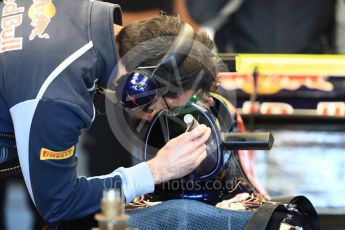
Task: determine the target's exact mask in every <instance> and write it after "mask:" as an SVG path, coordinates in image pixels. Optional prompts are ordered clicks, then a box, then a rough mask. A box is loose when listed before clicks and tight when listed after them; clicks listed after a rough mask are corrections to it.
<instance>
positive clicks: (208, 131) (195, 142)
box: [193, 128, 211, 148]
mask: <svg viewBox="0 0 345 230" xmlns="http://www.w3.org/2000/svg"><path fill="white" fill-rule="evenodd" d="M210 135H211V129H210V128H207V129H206V131H205V132H204V133H203V135H202V136H200V137H199V138H197V139H194V140H193V145H194V148H198V147H199V146H200V145H204V144H205V143H206V141H207V140H208V138H209V137H210Z"/></svg>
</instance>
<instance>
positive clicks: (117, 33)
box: [114, 24, 123, 38]
mask: <svg viewBox="0 0 345 230" xmlns="http://www.w3.org/2000/svg"><path fill="white" fill-rule="evenodd" d="M122 28H123V26H120V25H117V24H114V35H115V38H117V36H118V35H119V33H120V31H121V30H122Z"/></svg>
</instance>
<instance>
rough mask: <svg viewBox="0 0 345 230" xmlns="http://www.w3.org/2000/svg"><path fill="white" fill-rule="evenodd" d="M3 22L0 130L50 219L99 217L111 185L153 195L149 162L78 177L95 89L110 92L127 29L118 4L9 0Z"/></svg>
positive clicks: (1, 10)
mask: <svg viewBox="0 0 345 230" xmlns="http://www.w3.org/2000/svg"><path fill="white" fill-rule="evenodd" d="M0 20H1V28H0V29H1V32H0V132H1V133H15V136H16V139H15V141H14V140H13V141H11V140H9V139H5V138H0V147H1V149H2V151H4V150H6V149H16V150H17V151H15V152H14V153H12V155H13V154H17V155H18V157H19V161H20V165H21V168H22V173H23V176H24V179H25V183H26V186H27V189H28V192H29V193H30V196H31V198H32V200H33V202H34V204H35V206H36V207H37V209H38V210H39V212H40V213H41V215H42V216H43V217H44V218H45V220H46V221H48V222H49V223H58V222H59V221H61V220H67V219H74V218H78V217H82V216H85V215H88V214H90V213H93V212H97V211H98V210H99V204H100V199H101V196H102V191H103V190H104V189H105V188H109V187H118V186H120V185H122V188H123V191H124V194H125V198H126V201H131V200H132V199H133V198H134V197H135V196H137V195H141V194H144V193H148V192H152V191H153V189H154V182H153V178H152V174H151V172H150V170H149V168H148V166H147V164H146V163H141V164H138V165H136V166H134V167H131V168H119V169H117V170H115V171H114V172H112V173H111V174H109V175H104V176H100V177H93V178H86V177H77V175H76V167H77V162H78V160H77V155H76V148H75V146H76V144H77V142H78V138H79V136H80V133H81V130H82V129H84V128H88V127H90V125H91V124H92V121H93V119H94V117H95V109H94V106H93V102H92V94H93V91H94V88H95V84H98V85H100V86H102V87H105V86H106V85H107V81H108V79H109V76H110V75H111V73H112V71H113V69H114V68H115V66H116V61H117V56H116V47H115V38H114V28H113V23H114V22H115V23H118V24H121V10H120V8H119V6H118V5H114V4H110V3H104V2H96V1H88V0H73V1H71V0H3V1H1V2H0ZM8 152H10V151H8ZM114 154H116V150H114ZM9 155H11V154H9ZM12 157H14V156H7V159H11V158H12Z"/></svg>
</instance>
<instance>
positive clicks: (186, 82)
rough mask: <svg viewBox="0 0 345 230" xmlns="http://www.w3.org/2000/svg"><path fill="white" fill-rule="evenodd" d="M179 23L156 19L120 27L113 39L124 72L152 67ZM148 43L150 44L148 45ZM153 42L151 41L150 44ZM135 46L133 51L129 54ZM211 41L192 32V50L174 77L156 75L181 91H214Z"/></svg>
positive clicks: (200, 34) (175, 34) (159, 57)
mask: <svg viewBox="0 0 345 230" xmlns="http://www.w3.org/2000/svg"><path fill="white" fill-rule="evenodd" d="M181 23H183V22H181V21H180V19H179V18H178V17H172V16H165V15H164V16H159V17H154V18H150V19H147V20H142V21H138V22H136V23H133V24H130V25H128V26H126V27H124V28H123V29H122V30H121V32H120V33H119V34H118V36H117V43H118V50H119V54H120V56H121V57H125V58H124V59H125V60H124V65H125V67H126V69H127V70H128V71H132V70H134V69H136V68H137V67H138V66H155V65H157V64H158V63H159V62H160V61H161V59H162V57H163V56H164V55H165V54H166V53H167V51H168V50H169V48H170V47H171V45H172V43H173V42H174V40H175V39H176V36H177V35H178V34H179V31H180V28H181ZM149 41H151V42H149ZM152 41H153V42H152ZM134 47H136V50H137V51H135V52H132V51H133V50H132V49H133V48H134ZM213 47H214V43H213V41H212V40H211V39H210V38H209V37H208V35H207V34H206V33H205V32H201V33H194V42H193V47H192V49H191V50H190V52H189V54H188V56H187V57H186V58H185V59H184V60H183V62H182V63H180V64H179V68H178V72H179V73H178V75H179V77H176V73H174V72H173V71H171V72H169V73H165V74H163V76H160V77H162V78H164V79H165V80H166V81H169V84H172V85H175V86H179V85H180V84H181V83H182V88H183V89H185V90H187V89H195V90H199V89H201V90H203V91H204V92H210V91H214V90H215V89H216V81H217V65H216V62H215V55H214V53H213V52H212V49H213ZM177 94H178V92H172V91H170V92H168V93H167V94H165V95H166V96H171V97H174V96H178V95H177Z"/></svg>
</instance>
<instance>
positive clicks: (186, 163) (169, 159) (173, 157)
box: [147, 125, 211, 184]
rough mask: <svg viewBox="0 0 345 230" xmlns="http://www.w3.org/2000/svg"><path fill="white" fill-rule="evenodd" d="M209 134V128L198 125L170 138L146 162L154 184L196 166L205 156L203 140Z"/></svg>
mask: <svg viewBox="0 0 345 230" xmlns="http://www.w3.org/2000/svg"><path fill="white" fill-rule="evenodd" d="M210 134H211V129H210V128H208V127H206V126H205V125H199V126H197V127H196V128H195V129H193V130H192V131H190V132H186V133H183V134H181V135H180V136H178V137H176V138H174V139H171V140H170V141H169V142H168V143H167V144H166V145H165V146H164V147H163V148H162V149H161V150H159V151H158V153H157V155H156V156H155V157H154V158H153V159H151V160H149V161H148V162H147V163H148V166H149V168H150V170H151V172H152V175H153V178H154V181H155V184H159V183H162V182H165V181H168V180H172V179H176V178H180V177H183V176H185V175H187V174H188V173H190V172H192V171H193V170H194V169H195V168H196V167H198V166H199V165H200V163H201V162H202V161H203V160H204V159H205V158H206V144H205V142H206V141H207V139H208V138H209V136H210Z"/></svg>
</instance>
